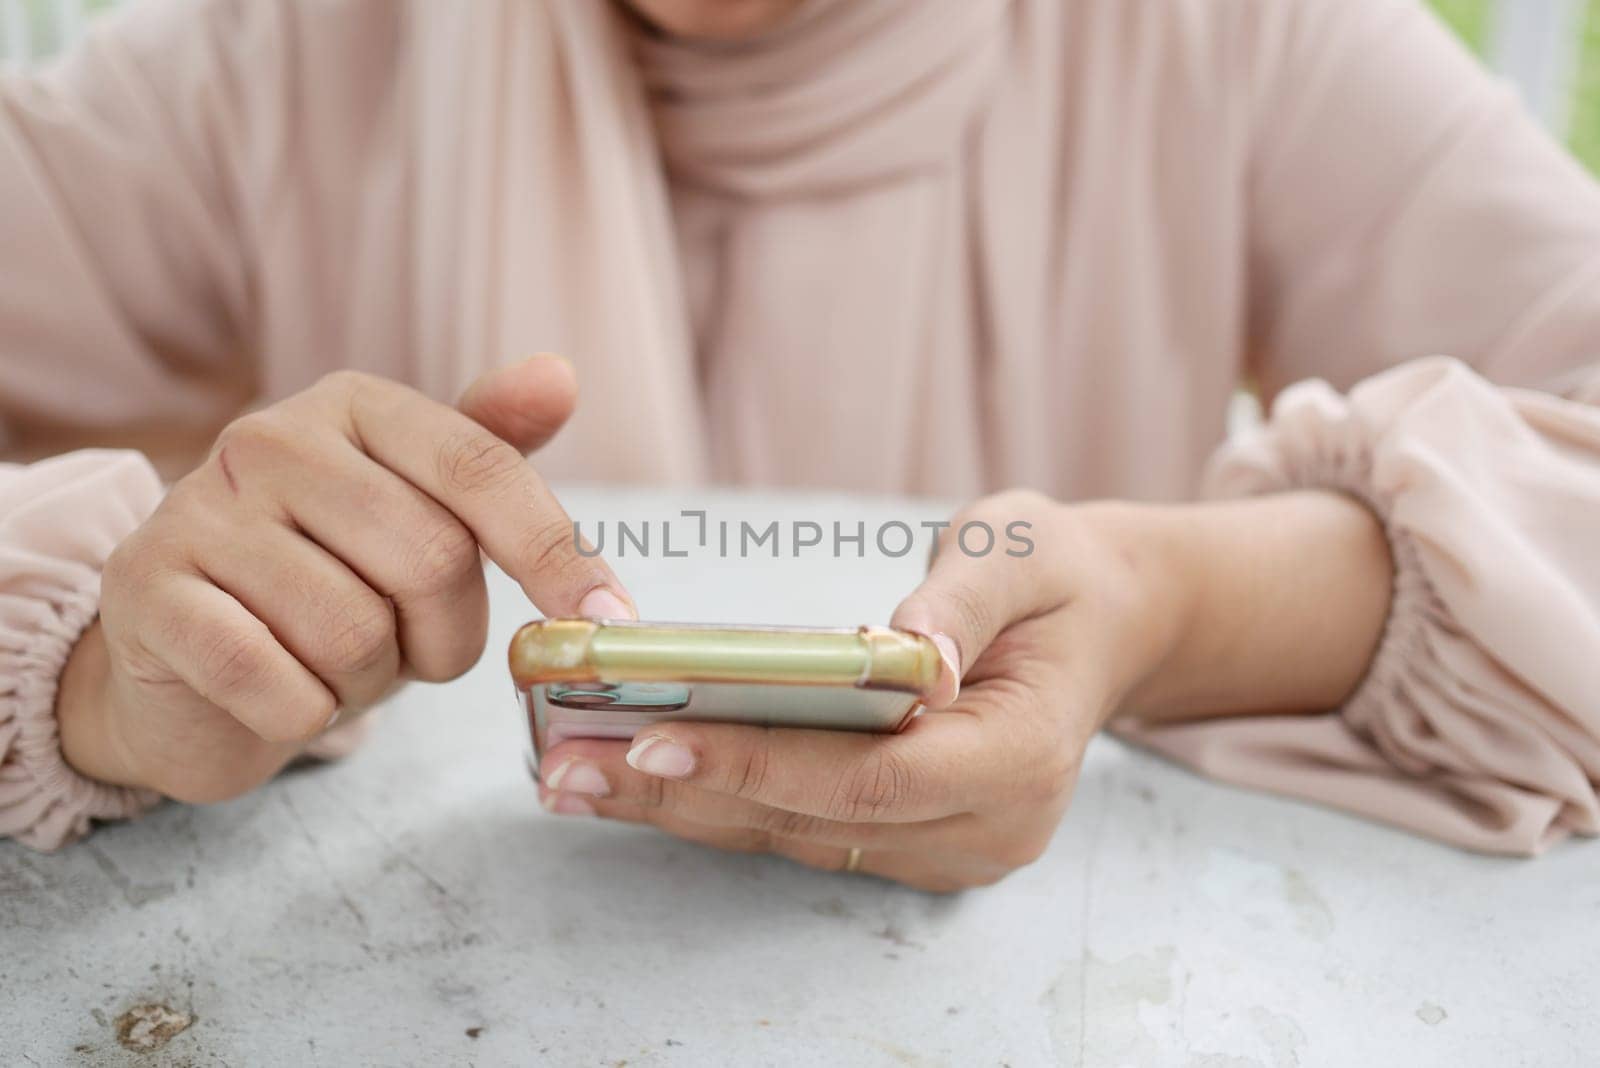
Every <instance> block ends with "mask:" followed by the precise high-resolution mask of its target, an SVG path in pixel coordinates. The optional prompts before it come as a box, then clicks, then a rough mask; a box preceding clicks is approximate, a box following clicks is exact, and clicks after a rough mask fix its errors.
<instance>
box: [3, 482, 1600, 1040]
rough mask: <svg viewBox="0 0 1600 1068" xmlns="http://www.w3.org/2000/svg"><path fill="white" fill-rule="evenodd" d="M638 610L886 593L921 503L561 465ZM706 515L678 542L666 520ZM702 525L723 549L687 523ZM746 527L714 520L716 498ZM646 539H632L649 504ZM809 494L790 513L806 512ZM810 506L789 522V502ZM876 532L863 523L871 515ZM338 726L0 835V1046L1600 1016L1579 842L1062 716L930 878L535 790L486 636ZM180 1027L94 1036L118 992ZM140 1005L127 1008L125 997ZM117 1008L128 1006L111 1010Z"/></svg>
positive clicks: (1589, 857)
mask: <svg viewBox="0 0 1600 1068" xmlns="http://www.w3.org/2000/svg"><path fill="white" fill-rule="evenodd" d="M564 499H566V500H567V501H568V504H569V508H570V509H571V511H572V512H573V513H574V515H575V516H577V517H578V518H579V519H580V521H581V522H582V524H583V527H584V530H585V533H587V534H589V535H590V536H591V537H593V536H594V533H595V532H596V531H597V530H598V529H599V527H598V524H599V523H600V522H602V521H604V522H605V523H606V524H607V526H608V528H609V529H608V531H607V544H608V548H613V549H614V544H613V542H614V535H615V524H616V523H617V522H619V521H629V522H631V523H632V524H633V529H634V530H635V531H638V530H640V529H643V527H644V525H645V524H646V523H648V524H649V525H650V526H651V527H652V533H653V535H654V538H653V542H652V545H651V550H652V553H651V555H649V556H648V557H645V556H641V554H640V553H638V552H637V550H636V548H635V546H633V545H630V546H629V548H630V550H632V551H630V553H629V555H628V556H627V557H626V558H623V559H620V560H616V564H617V567H618V571H619V573H620V574H621V575H622V576H623V577H624V579H625V580H626V581H627V582H628V583H629V585H630V588H631V589H632V590H633V592H634V593H635V595H636V597H637V599H638V601H639V604H640V605H641V608H642V610H643V612H644V614H645V615H646V617H647V618H660V619H679V620H693V621H730V622H778V623H800V624H828V625H836V624H845V623H849V624H854V623H859V622H882V621H884V620H886V619H887V618H888V616H889V613H890V611H891V610H892V608H893V606H894V604H895V602H896V601H897V600H898V599H899V597H900V596H902V595H903V594H904V593H905V592H906V591H908V590H909V589H910V588H911V587H912V586H913V585H914V584H915V582H916V581H917V578H918V575H919V572H920V568H921V561H922V557H923V552H922V551H921V550H920V549H919V551H917V552H913V553H910V554H908V555H906V556H905V557H901V558H898V559H890V558H886V557H885V556H883V555H881V554H880V553H879V552H878V551H877V550H876V548H875V547H874V546H872V545H871V543H870V540H869V544H868V549H867V556H866V558H865V559H856V558H855V557H854V556H853V555H850V554H853V553H854V552H855V549H854V546H853V545H850V544H847V545H846V546H845V549H846V554H847V555H846V556H845V558H843V559H834V558H833V556H832V554H831V551H829V547H828V546H827V545H826V544H824V546H823V547H822V549H820V550H809V551H805V552H803V553H802V554H801V556H800V557H798V558H796V557H795V556H793V555H792V553H791V550H790V545H789V542H790V541H791V540H792V539H791V537H790V534H791V532H792V529H793V527H792V524H794V523H795V522H801V523H812V522H814V523H818V524H820V525H821V526H822V527H823V529H824V531H827V532H831V529H832V527H831V525H832V523H833V522H835V521H839V522H841V523H842V524H843V528H842V529H843V530H844V531H845V532H846V533H853V532H854V529H855V525H856V524H857V523H864V524H865V525H866V530H867V533H868V537H869V539H871V538H872V536H873V533H874V532H875V531H876V530H877V529H879V528H880V527H881V526H882V524H884V523H888V522H892V521H896V520H898V521H902V522H906V523H908V524H910V525H913V526H914V525H915V524H916V523H917V522H918V521H919V520H921V519H932V518H942V517H943V515H944V514H945V509H942V508H940V507H937V506H935V505H931V504H927V503H907V502H896V501H885V500H860V499H850V498H842V497H800V496H791V495H785V496H773V495H751V494H734V493H694V494H689V495H685V494H681V493H679V494H671V495H668V494H664V493H659V492H622V491H615V490H592V489H591V490H584V489H576V490H571V491H569V492H568V493H566V494H565V495H564ZM684 508H692V509H703V510H705V511H706V513H707V518H706V521H707V524H708V527H709V533H710V537H709V538H708V539H707V541H708V546H709V547H708V548H705V549H702V548H700V547H698V546H697V545H696V544H695V542H696V541H697V537H698V529H697V526H698V523H699V519H698V518H697V517H690V518H687V519H686V518H684V517H682V516H680V515H679V512H680V510H681V509H684ZM724 521H726V522H729V523H730V524H731V527H732V529H733V531H734V534H735V536H734V538H733V542H732V546H731V549H730V556H729V557H728V558H722V557H721V556H720V554H719V553H718V552H717V551H716V542H717V525H718V524H719V523H721V522H724ZM741 521H747V522H750V523H751V524H752V525H753V528H754V529H756V530H757V531H760V530H762V529H764V528H765V527H766V526H767V524H769V523H771V522H773V521H777V522H779V523H780V534H781V535H782V536H783V539H784V544H783V553H782V555H781V556H780V557H779V558H778V559H773V558H771V556H770V555H768V553H769V552H770V550H768V549H766V548H764V547H763V548H761V549H758V550H757V551H756V552H754V553H752V554H751V555H750V556H748V557H743V558H741V556H740V555H739V553H738V551H737V544H738V536H737V532H738V529H739V528H738V524H739V523H740V522H741ZM664 525H666V526H670V534H669V535H668V536H669V537H670V538H671V541H672V545H671V548H672V551H673V552H674V553H679V552H684V551H686V550H692V551H688V555H687V556H677V555H674V556H671V557H667V556H665V555H664V554H663V553H662V551H661V549H662V546H661V542H660V536H661V533H662V527H663V526H664ZM807 529H809V528H807ZM825 542H826V538H825ZM898 542H899V538H898V536H891V537H890V538H889V539H888V543H889V546H890V548H891V549H895V548H898ZM491 586H492V589H493V592H494V598H493V612H494V617H493V636H492V638H491V640H490V644H489V649H488V652H487V653H486V655H485V656H484V658H483V660H482V662H480V664H479V665H478V666H477V668H475V669H474V670H473V671H472V672H471V673H470V674H469V675H467V676H465V677H463V678H462V679H460V680H458V681H456V682H454V683H451V684H448V685H444V686H433V687H425V686H413V687H410V688H408V689H406V690H404V691H402V692H401V693H400V694H399V695H398V696H397V697H396V698H395V699H394V700H393V701H392V702H391V703H390V704H389V705H388V706H386V707H385V708H384V709H383V710H381V712H380V713H379V715H380V716H381V725H380V728H379V729H378V730H377V731H376V732H375V734H374V736H373V737H372V739H371V740H370V742H369V743H368V744H367V745H366V746H365V747H364V748H363V749H361V750H360V751H359V752H357V753H356V754H355V755H354V756H352V757H350V758H348V759H347V760H344V761H342V762H339V763H336V764H330V765H326V766H319V767H314V768H310V769H306V770H301V771H296V772H293V773H290V774H287V775H285V776H283V777H282V778H280V779H279V780H278V781H276V782H274V783H272V784H271V785H269V786H268V787H266V788H264V789H262V790H260V791H258V792H256V793H255V794H252V795H251V796H249V797H247V798H244V799H241V800H239V801H236V802H232V803H229V804H224V805H218V806H215V807H210V808H204V809H197V808H186V807H182V806H177V805H170V806H166V807H164V808H162V809H160V810H158V811H157V812H156V813H154V814H152V815H151V816H149V817H147V818H145V819H143V820H141V821H138V822H136V823H132V824H127V825H122V826H115V827H106V828H103V829H101V830H100V831H99V832H98V833H96V834H95V835H94V836H93V837H92V838H91V839H90V840H89V841H87V842H85V843H83V844H80V845H78V846H75V847H73V848H70V849H68V850H66V851H64V852H62V853H60V854H57V855H53V856H42V855H38V854H34V853H30V852H28V851H26V850H23V849H21V848H19V847H17V846H15V845H14V844H10V843H6V844H0V1022H3V1024H4V1031H3V1034H4V1040H3V1048H4V1049H5V1051H6V1052H5V1055H4V1057H3V1058H0V1059H3V1060H4V1061H5V1063H8V1064H29V1063H34V1064H41V1065H55V1064H63V1063H87V1064H155V1063H161V1064H194V1065H207V1064H228V1065H237V1064H252V1065H276V1064H282V1065H318V1064H326V1065H341V1066H342V1065H360V1064H429V1065H447V1064H478V1065H498V1064H527V1063H550V1064H561V1065H567V1064H571V1065H608V1066H616V1065H622V1064H627V1065H633V1066H640V1065H669V1064H670V1065H707V1064H740V1065H761V1064H840V1065H942V1064H952V1065H963V1066H964V1065H1002V1064H1009V1065H1014V1066H1022V1065H1042V1064H1081V1065H1095V1066H1101V1065H1105V1066H1110V1065H1123V1064H1134V1065H1146V1064H1159V1065H1167V1064H1172V1065H1195V1066H1210V1068H1245V1066H1251V1065H1261V1066H1270V1068H1290V1066H1297V1065H1299V1066H1304V1065H1352V1064H1407V1065H1425V1064H1440V1065H1476V1064H1484V1065H1496V1066H1503V1065H1517V1064H1537V1065H1544V1066H1548V1065H1566V1064H1572V1065H1578V1064H1592V1063H1594V1057H1595V1056H1596V1054H1595V1052H1594V1051H1595V1050H1596V1049H1600V1013H1597V1012H1596V1006H1597V1005H1600V922H1597V917H1600V843H1597V844H1595V845H1592V846H1585V845H1582V844H1577V845H1568V846H1563V847H1561V848H1558V849H1556V850H1555V851H1554V852H1553V853H1552V854H1551V855H1549V856H1547V857H1545V858H1543V859H1541V860H1539V861H1535V862H1523V861H1512V860H1500V859H1491V858H1485V857H1479V856H1473V855H1469V854H1466V853H1461V852H1458V851H1455V850H1453V849H1449V848H1445V847H1443V846H1439V845H1435V844H1433V843H1430V842H1426V841H1422V840H1419V839H1417V838H1413V837H1410V836H1408V835H1404V834H1400V833H1397V832H1395V831H1391V830H1387V829H1384V828H1381V827H1377V826H1374V825H1372V824H1369V823H1365V822H1361V821H1358V820H1355V819H1352V818H1348V817H1345V816H1342V815H1339V814H1337V813H1333V812H1329V811H1325V810H1322V809H1318V808H1315V807H1311V806H1307V805H1302V804H1299V803H1295V802H1291V801H1285V800H1280V799H1275V798H1270V797H1264V796H1260V795H1256V794H1251V793H1247V792H1244V791H1240V790H1235V789H1232V788H1229V787H1226V786H1221V785H1218V784H1216V783H1212V782H1207V781H1204V780H1202V779H1199V778H1197V777H1195V776H1193V775H1191V774H1189V773H1187V772H1185V771H1183V770H1180V769H1178V768H1175V767H1172V766H1170V765H1167V764H1164V763H1163V762H1161V761H1159V760H1157V759H1155V758H1152V757H1150V756H1148V755H1145V754H1142V753H1139V752H1137V751H1134V750H1131V749H1129V748H1127V747H1125V746H1123V745H1121V744H1119V743H1117V742H1115V741H1112V740H1109V739H1101V740H1099V741H1097V742H1096V743H1095V744H1094V746H1093V747H1092V748H1091V750H1090V753H1089V757H1088V760H1087V763H1086V766H1085V769H1084V772H1083V776H1082V780H1081V783H1080V785H1079V788H1078V794H1077V798H1076V800H1075V802H1074V804H1073V807H1072V809H1071V811H1070V812H1069V814H1068V816H1067V818H1066V820H1065V822H1064V823H1063V824H1062V826H1061V829H1060V832H1059V833H1058V835H1057V836H1056V839H1055V842H1054V844H1053V846H1052V848H1051V849H1050V851H1049V852H1048V854H1047V855H1046V856H1045V857H1044V858H1043V859H1042V860H1041V861H1040V862H1039V863H1037V864H1036V865H1034V866H1032V867H1030V868H1028V869H1026V870H1024V871H1022V872H1020V873H1018V874H1016V875H1015V876H1013V877H1012V878H1010V879H1008V880H1007V881H1005V882H1003V883H1001V884H1000V885H999V886H996V887H993V888H990V889H986V890H981V891H975V892H972V893H968V894H964V895H959V896H948V897H939V896H930V895H925V894H920V893H916V892H913V891H910V890H906V889H903V888H899V887H895V886H892V885H889V884H886V883H882V882H878V881H875V880H872V879H865V878H852V877H845V876H839V875H832V874H826V873H819V872H812V871H808V870H805V869H802V868H799V867H797V866H795V865H792V864H789V863H787V862H785V861H782V860H778V859H773V858H760V857H749V856H733V855H723V854H719V853H715V852H711V851H708V850H706V849H703V848H700V847H697V846H693V845H689V844H686V843H681V842H676V841H673V840H671V839H668V838H666V837H663V836H661V835H659V834H657V833H655V832H652V831H650V830H648V829H640V828H633V827H624V826H614V825H607V824H604V823H601V822H596V821H585V820H572V819H563V818H557V817H553V816H549V815H546V814H545V813H544V812H543V811H542V810H541V809H540V808H539V806H538V803H537V798H536V795H535V793H534V789H533V786H532V785H531V783H530V781H529V777H528V774H527V772H526V769H525V765H524V751H525V745H526V743H525V739H524V734H523V729H522V725H521V723H520V721H519V718H518V715H517V713H516V711H515V708H514V705H513V702H512V699H511V688H510V684H509V682H508V681H507V677H506V671H505V666H504V658H503V650H504V647H505V643H506V641H507V639H508V638H509V637H510V635H511V633H512V632H513V631H514V630H515V629H516V627H517V626H518V625H519V624H520V623H522V622H525V621H526V620H527V619H528V618H530V616H531V615H532V613H531V609H530V608H529V606H528V605H527V603H526V601H525V599H524V598H523V597H522V596H521V594H520V592H519V591H517V590H516V588H515V587H514V586H513V585H512V584H511V583H510V582H508V581H507V580H505V578H504V577H503V576H501V575H499V574H498V573H497V572H491ZM144 1007H161V1008H164V1009H166V1010H170V1011H171V1012H172V1013H173V1014H176V1015H177V1016H178V1017H179V1018H182V1017H188V1018H189V1019H190V1020H191V1022H190V1025H189V1026H188V1027H187V1028H186V1029H185V1030H183V1031H182V1032H181V1033H178V1034H176V1035H175V1036H174V1037H172V1038H171V1039H170V1040H169V1041H168V1042H167V1043H166V1044H165V1046H164V1047H163V1048H161V1049H159V1050H157V1051H155V1052H136V1051H133V1050H130V1049H128V1048H125V1047H124V1046H123V1045H122V1044H120V1043H119V1039H118V1028H117V1024H118V1021H119V1019H123V1020H125V1021H127V1020H131V1019H133V1018H131V1017H127V1016H126V1015H125V1014H127V1013H128V1012H129V1011H130V1010H136V1009H140V1008H144ZM157 1022H159V1017H156V1016H150V1017H148V1022H147V1024H146V1030H148V1029H149V1027H150V1026H152V1025H153V1024H155V1023H157ZM142 1033H143V1032H140V1031H138V1030H137V1029H135V1031H134V1032H133V1033H132V1034H130V1035H129V1037H130V1040H135V1044H137V1042H136V1040H137V1039H138V1037H139V1036H140V1034H142Z"/></svg>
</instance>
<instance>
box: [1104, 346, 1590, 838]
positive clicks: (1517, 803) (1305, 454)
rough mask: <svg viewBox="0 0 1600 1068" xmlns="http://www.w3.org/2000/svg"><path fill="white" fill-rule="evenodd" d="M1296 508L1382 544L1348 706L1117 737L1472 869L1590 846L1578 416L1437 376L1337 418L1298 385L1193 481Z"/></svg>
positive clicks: (1398, 384)
mask: <svg viewBox="0 0 1600 1068" xmlns="http://www.w3.org/2000/svg"><path fill="white" fill-rule="evenodd" d="M1296 488H1326V489H1333V490H1339V491H1342V492H1346V493H1349V494H1352V495H1353V496H1355V497H1357V498H1359V499H1360V500H1362V501H1363V502H1365V503H1366V504H1367V506H1368V507H1370V508H1371V509H1372V511H1373V512H1374V514H1375V515H1377V516H1378V518H1379V519H1380V521H1381V522H1382V523H1383V524H1384V528H1385V530H1386V532H1387V535H1388V538H1389V542H1390V546H1391V550H1392V556H1393V560H1394V565H1395V581H1394V594H1393V601H1392V604H1391V607H1390V613H1389V618H1388V620H1387V623H1386V625H1385V629H1384V633H1383V636H1382V639H1381V642H1380V645H1379V648H1378V650H1377V652H1376V654H1375V655H1374V658H1373V660H1372V663H1371V665H1370V666H1369V668H1368V672H1367V675H1366V677H1365V679H1364V680H1363V681H1362V682H1361V684H1360V685H1359V687H1358V688H1357V690H1356V692H1355V693H1354V694H1352V696H1351V697H1350V698H1349V699H1348V701H1347V702H1346V703H1345V705H1344V707H1343V708H1341V709H1338V710H1336V711H1334V712H1330V713H1328V714H1326V715H1309V716H1307V715H1284V716H1264V717H1248V718H1235V719H1231V720H1230V719H1219V720H1212V721H1201V722H1195V723H1183V724H1174V725H1170V726H1151V725H1145V724H1140V725H1126V726H1119V728H1118V733H1120V734H1122V735H1124V736H1126V737H1129V738H1130V739H1131V740H1134V741H1137V742H1139V743H1141V744H1144V745H1147V746H1149V747H1151V748H1153V749H1156V750H1158V751H1160V752H1162V753H1164V754H1165V755H1168V756H1170V757H1173V758H1174V759H1177V760H1178V761H1180V762H1182V763H1186V764H1189V765H1190V766H1193V767H1195V768H1197V769H1199V770H1201V771H1204V772H1206V773H1208V774H1213V775H1216V776H1217V777H1219V778H1223V779H1226V780H1229V781H1233V782H1236V783H1239V784H1241V785H1247V786H1253V787H1257V788H1262V789H1268V790H1272V791H1275V792H1279V793H1284V794H1290V795H1294V796H1300V797H1305V798H1309V799H1312V800H1317V801H1321V802H1323V803H1327V804H1331V805H1334V806H1337V807H1340V808H1344V809H1347V810H1351V811H1354V812H1357V813H1360V814H1362V815H1365V816H1368V817H1370V818H1373V819H1378V820H1381V821H1384V822H1387V823H1390V824H1394V825H1397V826H1401V827H1404V828H1407V829H1410V830H1413V831H1417V832H1420V833H1423V834H1427V835H1430V836H1433V837H1436V838H1440V839H1443V840H1446V841H1449V842H1452V843H1455V844H1457V845H1460V846H1464V847H1467V848H1472V849H1477V850H1481V851H1485V852H1492V853H1507V854H1518V855H1531V854H1536V853H1538V852H1541V851H1542V850H1544V849H1546V848H1547V847H1548V846H1550V845H1551V844H1552V843H1553V842H1556V841H1558V840H1560V839H1561V838H1563V837H1565V836H1566V835H1568V834H1570V833H1579V834H1586V835H1594V834H1600V554H1597V552H1596V548H1595V547H1596V546H1600V412H1597V411H1595V410H1594V409H1592V408H1588V407H1586V406H1584V405H1581V404H1577V403H1574V402H1571V401H1564V400H1561V399H1559V398H1555V397H1551V396H1548V395H1544V394H1536V393H1531V392H1525V391H1515V390H1500V389H1496V388H1494V387H1493V386H1491V385H1489V384H1488V383H1487V382H1485V381H1484V380H1482V379H1481V378H1479V377H1478V376H1476V375H1475V374H1473V373H1472V372H1471V371H1470V370H1468V369H1467V368H1466V367H1465V366H1464V365H1462V364H1459V363H1457V362H1455V361H1452V360H1446V359H1431V360H1424V361H1417V362H1415V363H1411V364H1406V365H1403V366H1401V367H1399V368H1396V369H1394V370H1393V371H1390V372H1388V373H1386V374H1384V375H1380V376H1378V377H1376V378H1373V379H1371V380H1369V381H1367V382H1365V383H1363V384H1362V385H1360V386H1358V387H1357V388H1356V389H1355V390H1354V391H1353V392H1352V393H1351V394H1350V395H1349V396H1348V397H1345V396H1341V395H1340V394H1338V393H1337V392H1335V391H1334V390H1332V389H1331V388H1329V387H1328V386H1327V385H1325V384H1323V383H1320V382H1310V383H1304V384H1302V385H1299V386H1296V387H1294V388H1293V389H1291V390H1288V391H1286V392H1285V393H1284V394H1283V396H1282V397H1281V398H1280V400H1279V402H1278V404H1277V405H1276V406H1275V408H1274V411H1273V415H1272V418H1271V420H1270V421H1269V422H1268V423H1267V424H1266V425H1265V426H1264V427H1262V428H1261V429H1260V430H1258V431H1257V432H1255V433H1253V434H1251V435H1248V436H1246V437H1245V438H1243V439H1241V440H1238V441H1235V442H1232V443H1230V444H1229V445H1228V446H1226V447H1225V448H1224V449H1223V450H1222V451H1221V452H1220V453H1219V454H1218V456H1217V458H1216V459H1215V461H1214V463H1213V465H1212V468H1211V471H1210V473H1209V476H1208V480H1207V492H1208V495H1211V496H1242V495H1251V494H1262V493H1272V492H1281V491H1284V490H1290V489H1296Z"/></svg>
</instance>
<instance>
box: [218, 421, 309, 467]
mask: <svg viewBox="0 0 1600 1068" xmlns="http://www.w3.org/2000/svg"><path fill="white" fill-rule="evenodd" d="M300 440H301V435H300V434H299V433H297V432H296V431H295V430H294V428H293V427H291V426H288V425H287V424H286V423H285V421H284V420H283V419H281V418H279V416H278V414H277V413H276V412H274V411H273V410H272V409H270V408H269V409H266V410H263V411H259V412H251V413H250V414H249V415H242V416H240V417H239V418H237V419H235V420H234V421H233V422H231V423H229V424H228V425H227V426H225V427H223V428H222V432H221V433H220V434H218V435H217V441H216V446H215V447H214V448H213V449H212V450H211V457H210V460H209V463H211V464H213V465H215V464H219V463H220V462H221V461H220V459H219V458H220V457H221V455H222V453H223V452H224V451H226V452H227V453H228V455H229V456H230V457H231V458H233V459H234V460H235V461H238V460H240V459H244V460H249V459H251V458H255V457H259V456H262V455H266V454H276V453H283V452H289V451H292V450H293V449H294V448H296V446H297V445H298V443H299V441H300Z"/></svg>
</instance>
